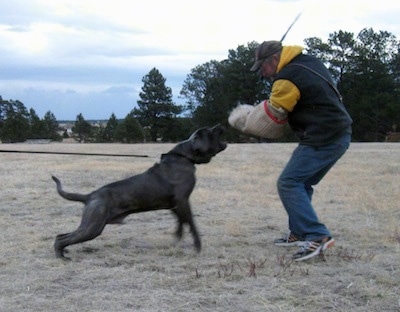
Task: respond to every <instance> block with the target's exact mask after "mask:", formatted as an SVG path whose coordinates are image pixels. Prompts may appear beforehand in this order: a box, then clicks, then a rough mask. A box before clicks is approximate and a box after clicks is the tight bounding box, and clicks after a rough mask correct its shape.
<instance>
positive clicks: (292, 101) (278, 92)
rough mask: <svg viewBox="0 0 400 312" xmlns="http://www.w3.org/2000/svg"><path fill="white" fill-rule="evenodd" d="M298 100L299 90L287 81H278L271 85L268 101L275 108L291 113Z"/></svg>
mask: <svg viewBox="0 0 400 312" xmlns="http://www.w3.org/2000/svg"><path fill="white" fill-rule="evenodd" d="M299 99H300V91H299V89H298V88H297V87H296V86H295V85H294V84H293V83H292V82H290V81H289V80H285V79H279V80H276V81H275V82H274V83H273V85H272V90H271V96H270V98H269V100H270V102H271V104H272V105H274V106H275V107H276V108H280V107H282V108H283V109H285V110H286V111H288V112H291V111H293V109H294V107H295V105H296V104H297V102H298V101H299Z"/></svg>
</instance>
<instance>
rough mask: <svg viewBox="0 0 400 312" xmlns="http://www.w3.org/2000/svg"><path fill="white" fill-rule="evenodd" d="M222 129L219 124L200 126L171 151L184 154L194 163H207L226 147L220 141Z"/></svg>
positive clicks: (224, 143)
mask: <svg viewBox="0 0 400 312" xmlns="http://www.w3.org/2000/svg"><path fill="white" fill-rule="evenodd" d="M224 131H225V129H224V127H222V126H221V125H219V124H218V125H216V126H214V127H212V128H211V127H204V128H200V129H198V130H196V131H195V132H194V133H193V134H192V135H191V136H190V137H189V139H187V140H186V141H183V142H181V143H180V144H178V145H177V146H176V147H175V148H174V149H173V152H174V153H177V154H181V155H183V156H185V157H186V158H188V159H190V160H191V161H192V162H193V163H195V164H205V163H208V162H210V160H211V158H213V157H214V156H215V155H217V154H218V153H219V152H222V151H223V150H224V149H226V146H227V144H226V142H223V141H222V135H223V133H224Z"/></svg>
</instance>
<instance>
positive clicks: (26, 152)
mask: <svg viewBox="0 0 400 312" xmlns="http://www.w3.org/2000/svg"><path fill="white" fill-rule="evenodd" d="M0 153H23V154H55V155H79V156H111V157H143V158H146V157H149V156H148V155H134V154H101V153H90V154H88V153H73V152H45V151H19V150H0Z"/></svg>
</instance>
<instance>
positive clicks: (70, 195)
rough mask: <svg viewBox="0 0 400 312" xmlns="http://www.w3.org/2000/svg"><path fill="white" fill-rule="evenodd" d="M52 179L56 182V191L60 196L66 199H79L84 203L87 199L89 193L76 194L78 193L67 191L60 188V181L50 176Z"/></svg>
mask: <svg viewBox="0 0 400 312" xmlns="http://www.w3.org/2000/svg"><path fill="white" fill-rule="evenodd" d="M52 179H53V180H54V182H56V184H57V192H58V194H60V196H61V197H64V198H65V199H68V200H73V201H79V202H83V203H85V202H86V201H87V200H88V199H89V195H86V194H78V193H67V192H65V191H64V190H63V189H62V186H61V182H60V180H59V179H57V178H56V177H55V176H52Z"/></svg>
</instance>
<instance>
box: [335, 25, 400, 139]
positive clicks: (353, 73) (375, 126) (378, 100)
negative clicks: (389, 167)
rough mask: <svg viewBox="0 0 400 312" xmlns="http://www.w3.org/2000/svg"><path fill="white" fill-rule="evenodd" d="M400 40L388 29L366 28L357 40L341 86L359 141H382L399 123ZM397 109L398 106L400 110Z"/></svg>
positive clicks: (355, 136) (354, 133)
mask: <svg viewBox="0 0 400 312" xmlns="http://www.w3.org/2000/svg"><path fill="white" fill-rule="evenodd" d="M397 48H398V42H397V41H396V40H395V38H394V36H393V35H391V34H390V33H388V32H383V31H380V32H378V33H376V32H374V31H373V30H372V29H363V30H362V31H361V32H360V33H359V34H358V36H357V38H356V40H355V45H354V50H353V53H352V55H351V57H350V58H349V60H348V62H349V63H350V65H348V70H346V71H344V72H343V75H342V77H341V80H340V83H339V86H340V87H341V91H342V93H343V96H344V99H345V103H346V105H347V106H348V108H349V112H350V114H351V116H352V117H353V121H354V124H353V137H354V139H355V140H357V141H382V140H384V138H385V137H386V133H387V132H388V131H390V130H391V128H392V125H393V124H396V123H398V122H399V121H400V120H399V117H400V116H399V113H397V114H396V113H395V112H396V111H397V112H398V111H399V110H398V105H399V104H398V103H399V100H400V93H399V91H400V90H399V89H398V88H397V84H398V83H397V82H396V81H398V76H396V75H394V70H393V67H392V64H393V60H394V59H395V55H396V53H397ZM396 108H397V109H396Z"/></svg>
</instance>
